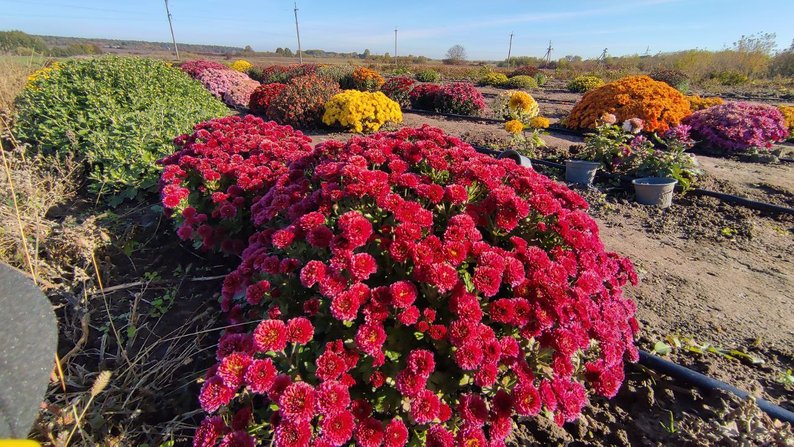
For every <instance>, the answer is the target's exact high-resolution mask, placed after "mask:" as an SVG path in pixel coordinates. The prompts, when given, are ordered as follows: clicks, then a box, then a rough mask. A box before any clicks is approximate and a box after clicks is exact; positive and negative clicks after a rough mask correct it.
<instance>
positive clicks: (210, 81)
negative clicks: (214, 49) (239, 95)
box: [196, 67, 256, 99]
mask: <svg viewBox="0 0 794 447" xmlns="http://www.w3.org/2000/svg"><path fill="white" fill-rule="evenodd" d="M196 79H197V80H198V81H199V82H201V83H202V84H203V85H204V88H206V89H207V90H209V91H210V93H212V94H213V95H215V97H216V98H220V99H223V95H224V94H225V93H226V92H228V91H230V90H231V89H232V88H235V87H236V86H238V85H240V84H246V83H249V84H250V82H251V81H253V80H252V79H251V78H249V77H248V75H247V74H245V73H240V72H239V71H234V70H232V69H231V68H229V67H223V69H217V68H208V69H206V70H204V71H202V72H201V74H200V75H198V76H197V77H196ZM253 82H256V81H253Z"/></svg>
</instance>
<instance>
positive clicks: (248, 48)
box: [243, 45, 254, 54]
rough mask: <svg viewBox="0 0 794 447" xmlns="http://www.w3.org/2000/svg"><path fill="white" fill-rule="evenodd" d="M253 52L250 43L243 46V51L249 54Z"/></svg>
mask: <svg viewBox="0 0 794 447" xmlns="http://www.w3.org/2000/svg"><path fill="white" fill-rule="evenodd" d="M253 52H254V49H253V48H251V45H246V46H245V48H243V53H248V54H251V53H253Z"/></svg>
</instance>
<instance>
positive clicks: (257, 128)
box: [160, 115, 311, 254]
mask: <svg viewBox="0 0 794 447" xmlns="http://www.w3.org/2000/svg"><path fill="white" fill-rule="evenodd" d="M309 143H311V139H310V138H308V137H306V136H304V135H303V134H302V133H300V132H299V131H294V130H293V129H292V128H291V127H288V126H279V125H277V124H275V123H273V122H265V121H263V120H262V119H261V118H257V117H255V116H253V115H246V116H245V118H241V117H239V116H230V117H226V118H220V119H214V120H210V121H206V122H203V123H200V124H198V125H196V127H195V129H194V132H193V133H192V134H190V135H187V134H185V135H180V136H179V137H177V138H176V139H174V144H175V145H176V148H177V151H176V152H175V153H174V154H172V155H170V156H168V157H166V158H164V159H162V160H160V164H162V165H163V166H164V168H163V174H162V177H161V180H160V187H161V195H162V200H163V206H164V207H165V209H166V210H168V212H169V213H170V215H171V217H172V218H173V221H174V226H175V228H176V229H177V230H176V233H177V235H178V236H179V237H180V238H181V239H182V240H190V241H193V242H194V243H195V245H196V247H200V248H201V249H202V250H204V251H208V250H218V249H220V250H222V251H224V252H227V253H238V254H239V253H240V252H241V251H242V249H243V247H244V244H245V241H246V240H247V238H248V235H250V234H251V233H252V227H251V205H252V204H253V203H254V202H255V201H257V200H258V199H259V198H260V197H261V196H262V195H263V194H264V193H265V192H267V190H268V188H270V186H272V184H273V183H274V182H275V181H276V179H277V178H278V177H279V176H280V175H281V174H283V173H285V172H286V171H287V164H288V163H289V162H291V161H293V160H295V159H297V158H299V157H301V156H303V155H305V154H307V153H308V152H310V151H311V146H310V145H309Z"/></svg>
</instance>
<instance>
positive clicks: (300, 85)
mask: <svg viewBox="0 0 794 447" xmlns="http://www.w3.org/2000/svg"><path fill="white" fill-rule="evenodd" d="M337 93H339V85H338V84H337V83H336V81H334V80H333V79H328V78H322V77H319V76H316V75H306V76H300V77H297V78H294V79H292V80H291V81H290V82H289V84H287V87H286V88H285V89H284V90H283V91H282V92H281V94H280V95H278V96H276V98H275V99H273V101H272V102H271V103H270V108H268V110H267V116H268V117H269V118H270V119H272V120H275V121H277V122H278V123H279V124H289V125H290V126H293V127H295V128H297V129H313V128H316V127H319V126H320V125H321V124H322V117H323V111H324V109H323V108H324V106H325V103H326V102H328V100H329V99H331V97H332V96H334V95H335V94H337Z"/></svg>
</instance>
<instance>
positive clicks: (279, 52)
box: [276, 47, 284, 56]
mask: <svg viewBox="0 0 794 447" xmlns="http://www.w3.org/2000/svg"><path fill="white" fill-rule="evenodd" d="M276 54H278V55H279V56H283V55H284V48H281V47H278V48H276Z"/></svg>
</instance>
